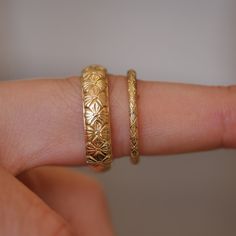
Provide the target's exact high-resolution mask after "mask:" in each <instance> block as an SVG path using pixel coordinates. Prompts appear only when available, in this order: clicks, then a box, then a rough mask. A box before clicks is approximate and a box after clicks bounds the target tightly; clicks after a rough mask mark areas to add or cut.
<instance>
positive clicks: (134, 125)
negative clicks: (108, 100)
mask: <svg viewBox="0 0 236 236" xmlns="http://www.w3.org/2000/svg"><path fill="white" fill-rule="evenodd" d="M127 78H128V94H129V126H130V152H131V153H130V157H131V158H130V159H131V162H132V163H133V164H137V163H138V162H139V143H138V110H137V79H136V72H135V70H129V71H128V72H127Z"/></svg>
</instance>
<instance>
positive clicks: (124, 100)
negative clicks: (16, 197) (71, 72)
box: [0, 75, 236, 174]
mask: <svg viewBox="0 0 236 236" xmlns="http://www.w3.org/2000/svg"><path fill="white" fill-rule="evenodd" d="M109 77H110V78H109V84H110V112H111V125H112V145H113V154H114V156H115V157H120V156H127V155H129V119H128V93H127V79H126V77H123V76H113V75H110V76H109ZM137 102H138V110H139V114H138V115H139V134H140V135H139V136H140V152H141V154H142V155H159V154H172V153H180V152H190V151H199V150H207V149H214V148H220V147H235V145H236V141H235V137H236V128H235V125H236V109H235V106H236V89H235V87H233V86H231V87H207V86H197V85H184V84H171V83H161V82H144V81H139V82H138V101H137ZM0 105H1V109H2V112H1V117H0V129H1V140H0V148H1V149H0V151H1V159H0V163H1V165H3V166H4V167H5V168H7V169H8V170H10V171H11V172H12V173H14V174H15V173H19V172H21V171H23V170H25V169H29V168H31V167H35V166H39V165H49V164H50V165H84V164H85V139H84V127H83V114H82V98H81V87H80V81H79V78H78V77H71V78H68V79H41V80H40V79H39V80H27V81H15V82H2V83H1V84H0Z"/></svg>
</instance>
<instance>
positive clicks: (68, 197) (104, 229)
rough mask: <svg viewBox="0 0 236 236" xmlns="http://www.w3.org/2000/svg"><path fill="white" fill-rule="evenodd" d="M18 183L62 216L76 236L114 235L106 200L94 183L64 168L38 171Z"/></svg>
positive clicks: (33, 171) (21, 176)
mask: <svg viewBox="0 0 236 236" xmlns="http://www.w3.org/2000/svg"><path fill="white" fill-rule="evenodd" d="M20 180H21V181H23V182H24V183H25V184H26V185H27V186H28V187H29V188H30V189H31V190H32V191H33V192H35V193H36V194H37V195H38V196H40V198H42V199H43V200H44V201H45V202H46V203H47V204H48V205H49V206H50V207H52V208H53V209H54V210H55V211H56V212H58V213H59V214H60V215H62V216H63V218H65V219H66V220H67V221H68V222H69V223H70V225H71V227H72V229H73V232H75V233H76V235H81V236H86V235H88V236H93V235H94V236H97V235H104V236H111V235H114V234H113V230H112V226H111V221H110V216H109V213H108V209H107V202H106V197H105V195H104V192H103V190H102V188H101V185H100V184H98V182H97V181H95V180H94V179H92V178H89V177H87V176H85V175H82V174H80V173H78V172H75V171H71V170H68V169H65V168H59V167H40V168H36V169H33V170H30V171H27V172H25V173H23V174H21V175H20Z"/></svg>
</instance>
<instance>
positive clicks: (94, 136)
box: [81, 65, 112, 170]
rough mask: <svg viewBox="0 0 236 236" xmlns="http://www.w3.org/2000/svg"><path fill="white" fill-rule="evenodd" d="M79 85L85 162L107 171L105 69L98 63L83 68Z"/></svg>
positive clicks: (108, 143) (109, 157)
mask: <svg viewBox="0 0 236 236" xmlns="http://www.w3.org/2000/svg"><path fill="white" fill-rule="evenodd" d="M81 87H82V100H83V114H84V128H85V138H86V162H87V164H89V165H90V166H91V167H93V168H95V169H96V170H107V169H109V168H110V166H111V162H112V147H111V128H110V127H111V126H110V115H109V101H108V99H109V96H108V78H107V70H106V69H105V68H104V67H102V66H99V65H91V66H88V67H86V68H85V69H84V70H83V71H82V77H81Z"/></svg>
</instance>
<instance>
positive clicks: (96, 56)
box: [0, 0, 236, 236]
mask: <svg viewBox="0 0 236 236" xmlns="http://www.w3.org/2000/svg"><path fill="white" fill-rule="evenodd" d="M235 23H236V1H234V0H156V1H154V0H153V1H151V0H146V1H140V0H136V1H135V0H126V1H125V0H119V1H109V0H100V1H95V0H94V1H92V0H78V1H76V0H1V1H0V36H1V37H0V71H1V72H0V79H2V80H5V79H22V78H32V77H36V76H68V75H78V74H80V71H81V69H82V68H83V67H84V66H86V65H88V64H92V63H99V64H102V65H104V66H106V67H107V68H109V72H110V73H114V74H125V73H126V70H127V69H128V68H130V67H133V68H135V69H136V70H137V72H138V77H139V79H143V80H163V81H175V82H188V83H201V84H211V85H214V84H231V83H235V77H236V26H235ZM157 102H158V101H157ZM235 168H236V158H235V152H234V151H223V150H221V151H214V152H205V153H198V154H185V155H178V156H170V157H165V158H161V157H158V158H155V157H153V158H145V157H143V158H142V161H141V163H140V165H139V166H138V167H134V166H132V165H131V164H130V163H129V160H128V158H126V159H125V158H124V159H122V160H116V161H115V163H114V165H113V169H112V171H110V172H109V173H106V174H101V175H97V174H96V175H95V174H94V175H95V176H96V178H99V179H100V180H101V181H102V182H103V184H104V186H105V189H106V192H107V194H108V197H109V201H110V206H111V210H112V217H113V222H114V225H115V228H116V231H117V233H118V235H124V236H134V235H135V236H143V235H146V236H152V235H161V236H178V235H181V236H185V235H186V236H189V235H191V236H193V235H201V236H211V235H214V236H218V235H219V236H222V235H226V236H231V235H236V224H235V219H236V190H235V188H236V171H235ZM89 173H90V174H91V172H89ZM78 214H79V212H78Z"/></svg>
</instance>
